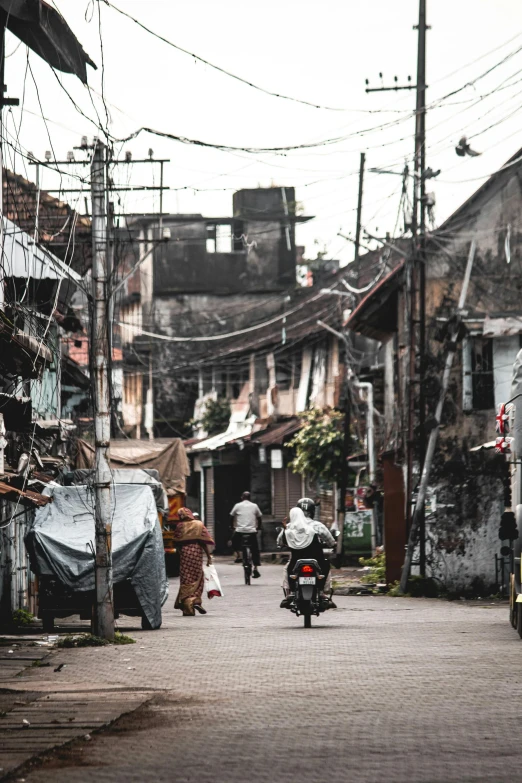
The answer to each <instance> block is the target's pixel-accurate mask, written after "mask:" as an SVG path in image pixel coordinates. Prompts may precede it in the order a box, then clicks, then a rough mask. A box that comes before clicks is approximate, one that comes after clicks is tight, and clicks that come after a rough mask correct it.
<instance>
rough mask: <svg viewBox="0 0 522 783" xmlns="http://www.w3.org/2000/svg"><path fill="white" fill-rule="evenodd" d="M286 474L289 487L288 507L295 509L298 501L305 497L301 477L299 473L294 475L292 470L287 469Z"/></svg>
mask: <svg viewBox="0 0 522 783" xmlns="http://www.w3.org/2000/svg"><path fill="white" fill-rule="evenodd" d="M285 473H286V480H287V485H288V507H289V508H293V507H294V506H295V505H297V501H298V500H300V499H301V498H302V497H303V492H302V486H301V476H300V475H299V474H298V473H292V471H291V470H290V468H287V469H286V471H285Z"/></svg>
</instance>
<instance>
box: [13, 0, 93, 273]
mask: <svg viewBox="0 0 522 783" xmlns="http://www.w3.org/2000/svg"><path fill="white" fill-rule="evenodd" d="M1 3H2V0H0V4H1ZM4 262H5V276H6V277H23V278H32V279H33V280H61V279H62V278H64V277H66V278H68V279H70V280H73V282H75V283H79V282H81V279H82V278H81V275H79V274H78V272H75V271H74V269H71V267H70V266H69V265H68V264H65V263H64V262H63V261H61V260H60V259H59V258H57V257H56V256H54V255H53V254H52V253H50V252H49V251H48V250H46V249H45V248H44V247H42V246H41V245H38V244H35V242H34V241H33V238H32V237H30V236H29V234H27V233H26V232H25V231H22V229H21V228H19V226H17V225H16V224H15V223H13V222H12V221H11V220H8V219H7V218H4Z"/></svg>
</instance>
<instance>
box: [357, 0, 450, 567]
mask: <svg viewBox="0 0 522 783" xmlns="http://www.w3.org/2000/svg"><path fill="white" fill-rule="evenodd" d="M416 29H417V30H418V45H417V81H416V84H411V78H410V77H409V76H408V84H405V85H399V84H398V79H397V77H396V76H395V77H394V81H395V84H394V85H393V86H387V87H385V86H384V85H383V84H382V73H381V74H379V76H380V78H381V86H380V87H370V86H369V81H368V79H367V80H366V92H367V93H369V92H383V91H386V90H412V89H414V90H415V91H416V107H415V158H414V172H413V214H412V225H411V232H412V253H411V258H410V260H409V262H408V264H407V265H406V296H405V299H406V302H405V316H406V317H405V322H406V341H407V354H406V356H407V358H406V362H405V375H406V381H407V383H406V388H405V397H406V422H405V428H404V429H405V445H406V527H407V531H408V532H409V533H411V526H412V496H413V462H414V451H415V448H414V446H415V444H414V432H415V399H416V389H415V387H416V383H417V381H419V427H420V437H419V457H420V463H421V471H422V470H423V465H424V455H425V451H426V432H425V431H426V399H425V392H424V384H423V380H424V373H425V367H426V269H425V261H426V255H425V240H426V192H425V186H426V178H427V175H426V30H428V29H429V28H428V25H427V24H426V0H419V22H418V25H416ZM430 176H436V175H434V174H433V172H431V173H430ZM417 356H418V359H419V376H418V377H417V375H416V359H417ZM415 515H416V529H417V530H418V532H419V534H420V559H419V565H420V572H421V575H423V576H424V575H425V570H426V551H425V546H426V531H425V523H424V505H422V508H416V511H415Z"/></svg>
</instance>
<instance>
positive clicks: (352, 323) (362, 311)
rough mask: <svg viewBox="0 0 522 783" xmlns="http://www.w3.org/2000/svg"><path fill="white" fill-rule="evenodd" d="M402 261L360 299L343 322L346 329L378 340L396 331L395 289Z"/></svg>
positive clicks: (397, 285)
mask: <svg viewBox="0 0 522 783" xmlns="http://www.w3.org/2000/svg"><path fill="white" fill-rule="evenodd" d="M404 263H405V262H404V261H401V262H400V263H399V264H398V265H397V266H396V267H395V269H392V271H391V272H389V273H388V274H387V275H386V276H385V277H383V278H382V280H380V281H379V282H378V283H377V284H376V285H375V286H374V287H373V288H372V289H371V290H370V291H369V292H368V293H367V294H366V296H365V297H363V299H361V301H360V302H359V304H358V305H357V307H356V308H355V310H354V311H353V313H351V315H350V317H349V318H348V320H347V321H345V322H344V327H345V328H346V329H350V330H351V331H352V332H359V333H360V334H364V335H365V336H366V337H371V338H372V340H380V341H382V340H385V339H386V338H387V337H388V336H389V335H390V334H393V333H394V332H396V331H397V291H398V289H399V287H400V285H401V283H402V275H401V272H402V270H403V269H404Z"/></svg>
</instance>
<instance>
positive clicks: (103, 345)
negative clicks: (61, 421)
mask: <svg viewBox="0 0 522 783" xmlns="http://www.w3.org/2000/svg"><path fill="white" fill-rule="evenodd" d="M105 158H106V147H105V145H104V144H103V143H102V142H101V141H99V140H95V142H94V152H93V158H92V164H91V200H92V296H93V316H92V331H91V346H92V354H93V361H92V368H93V377H92V384H93V403H94V437H95V463H94V490H95V558H96V559H95V580H96V604H95V614H94V632H95V633H96V634H97V635H98V636H101V637H102V638H103V639H108V640H113V639H114V605H113V597H112V508H111V470H110V438H111V414H110V408H111V405H110V391H109V372H108V366H109V361H108V355H109V354H108V352H109V350H110V347H109V346H110V344H111V341H110V340H109V328H108V327H109V324H108V310H109V304H108V292H107V285H108V269H107V262H108V258H107V211H106V160H105Z"/></svg>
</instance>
